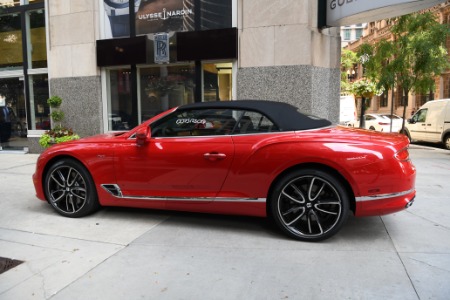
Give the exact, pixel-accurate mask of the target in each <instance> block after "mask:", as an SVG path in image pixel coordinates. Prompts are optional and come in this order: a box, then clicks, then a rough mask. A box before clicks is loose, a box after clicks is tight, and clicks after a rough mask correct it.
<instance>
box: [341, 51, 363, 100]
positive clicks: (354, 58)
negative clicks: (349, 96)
mask: <svg viewBox="0 0 450 300" xmlns="http://www.w3.org/2000/svg"><path fill="white" fill-rule="evenodd" d="M358 62H359V60H358V54H357V53H355V52H353V51H350V50H347V49H342V52H341V94H345V93H348V92H349V91H350V88H351V85H350V83H349V81H348V76H347V75H348V74H347V71H350V72H351V70H353V67H354V65H355V64H357V63H358Z"/></svg>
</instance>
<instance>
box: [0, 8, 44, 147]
mask: <svg viewBox="0 0 450 300" xmlns="http://www.w3.org/2000/svg"><path fill="white" fill-rule="evenodd" d="M28 4H30V5H28ZM31 4H32V5H31ZM0 6H1V8H2V13H3V15H0V78H2V79H1V83H0V108H1V107H3V109H7V110H9V111H10V112H11V114H10V116H13V120H14V121H12V122H11V131H10V133H9V134H6V135H8V136H9V137H8V138H7V139H5V136H6V135H3V138H2V140H1V145H0V149H15V148H18V149H20V148H24V147H27V146H28V142H27V135H28V134H29V130H46V129H49V128H50V122H49V117H48V114H49V108H48V104H47V101H46V100H47V99H48V98H49V89H48V75H47V49H46V30H45V9H44V0H34V1H33V0H20V1H11V0H8V1H2V0H0Z"/></svg>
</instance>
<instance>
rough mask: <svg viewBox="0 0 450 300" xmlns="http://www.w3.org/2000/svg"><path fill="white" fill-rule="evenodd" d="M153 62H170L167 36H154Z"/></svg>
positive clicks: (158, 34) (165, 34)
mask: <svg viewBox="0 0 450 300" xmlns="http://www.w3.org/2000/svg"><path fill="white" fill-rule="evenodd" d="M154 40H155V42H154V44H153V47H154V48H153V50H154V60H155V63H157V64H162V63H168V62H169V60H170V55H169V54H170V50H169V34H167V33H165V32H163V33H157V34H155V35H154Z"/></svg>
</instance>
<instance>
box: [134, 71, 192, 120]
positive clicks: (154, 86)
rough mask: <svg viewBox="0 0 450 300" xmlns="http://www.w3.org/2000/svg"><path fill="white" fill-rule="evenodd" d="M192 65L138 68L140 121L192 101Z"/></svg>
mask: <svg viewBox="0 0 450 300" xmlns="http://www.w3.org/2000/svg"><path fill="white" fill-rule="evenodd" d="M194 74H195V68H194V65H182V66H165V65H163V66H157V67H150V68H142V69H140V91H141V92H140V99H141V121H145V120H147V119H149V118H151V117H153V116H155V115H157V114H158V113H160V112H162V111H165V110H167V109H169V108H172V107H176V106H179V105H183V104H188V103H193V102H194V89H195V83H194V80H195V78H194Z"/></svg>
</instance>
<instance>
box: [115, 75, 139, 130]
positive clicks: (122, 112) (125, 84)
mask: <svg viewBox="0 0 450 300" xmlns="http://www.w3.org/2000/svg"><path fill="white" fill-rule="evenodd" d="M109 86H110V88H109V90H110V93H111V95H110V97H109V100H110V101H109V103H108V130H127V129H130V128H132V127H134V126H135V125H137V124H135V123H136V122H135V121H133V119H134V118H133V111H134V109H133V107H134V105H133V103H132V100H131V99H132V97H131V69H120V70H111V71H110V72H109Z"/></svg>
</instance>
